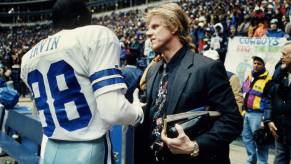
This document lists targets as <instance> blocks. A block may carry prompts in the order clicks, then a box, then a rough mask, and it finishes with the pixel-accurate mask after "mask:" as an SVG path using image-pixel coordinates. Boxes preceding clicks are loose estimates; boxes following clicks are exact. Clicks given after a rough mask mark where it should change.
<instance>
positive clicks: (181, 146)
mask: <svg viewBox="0 0 291 164" xmlns="http://www.w3.org/2000/svg"><path fill="white" fill-rule="evenodd" d="M175 128H176V129H177V132H178V137H176V138H168V137H167V134H166V130H165V129H163V131H162V134H161V139H162V141H163V142H164V143H165V144H166V145H167V146H168V148H169V150H170V151H171V152H172V153H173V154H190V153H191V152H192V151H193V149H194V145H193V142H192V141H191V140H190V138H189V137H188V136H187V135H186V134H185V132H184V130H183V128H182V127H181V126H180V125H178V124H176V125H175Z"/></svg>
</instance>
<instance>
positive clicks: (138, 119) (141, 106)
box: [132, 88, 146, 124]
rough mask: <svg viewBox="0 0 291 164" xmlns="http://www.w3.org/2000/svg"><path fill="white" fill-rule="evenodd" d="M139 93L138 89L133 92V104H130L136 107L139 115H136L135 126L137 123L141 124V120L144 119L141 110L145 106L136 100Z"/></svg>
mask: <svg viewBox="0 0 291 164" xmlns="http://www.w3.org/2000/svg"><path fill="white" fill-rule="evenodd" d="M138 93H139V90H138V88H136V89H135V90H134V92H133V102H132V104H133V105H137V106H138V107H140V108H139V114H138V118H137V121H136V123H135V124H138V123H140V124H141V123H143V119H144V113H143V110H142V108H143V107H144V106H145V105H146V104H145V103H142V102H140V100H139V98H138V95H139V94H138Z"/></svg>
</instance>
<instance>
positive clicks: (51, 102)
mask: <svg viewBox="0 0 291 164" xmlns="http://www.w3.org/2000/svg"><path fill="white" fill-rule="evenodd" d="M52 17H53V22H54V25H55V27H56V28H57V29H59V31H58V32H57V33H55V34H54V35H51V36H48V37H47V38H46V39H43V40H41V41H40V42H39V43H38V44H36V45H35V46H34V47H33V48H32V49H31V50H30V51H29V52H27V53H26V54H25V55H24V56H23V58H22V65H21V78H22V79H23V81H25V83H26V84H27V85H28V87H29V88H30V90H31V92H32V93H33V97H34V102H35V106H36V107H37V110H38V114H39V118H40V121H41V124H42V126H43V132H44V135H45V136H46V137H48V141H47V144H46V148H45V151H44V159H43V162H44V163H50V164H51V163H57V164H58V163H70V164H73V163H86V164H87V163H98V164H99V163H102V164H103V163H106V164H110V163H112V162H113V161H112V151H111V141H110V138H109V135H108V131H109V129H110V128H111V126H112V125H114V124H125V125H135V124H137V123H139V122H141V121H142V120H143V111H142V109H141V105H140V103H139V100H138V99H135V100H134V102H133V103H132V104H131V103H129V102H128V101H127V100H126V98H125V97H124V93H125V91H126V89H127V88H126V84H125V83H124V79H123V77H122V76H121V71H120V70H119V69H118V68H117V66H118V65H119V54H120V44H119V40H118V38H117V37H116V35H115V34H114V33H113V32H112V31H111V30H109V29H108V28H106V27H103V26H97V25H89V24H90V23H91V13H90V11H89V10H88V9H87V7H86V4H85V3H84V2H83V1H82V0H58V1H57V2H56V3H55V5H54V7H53V9H52ZM113 163H114V162H113Z"/></svg>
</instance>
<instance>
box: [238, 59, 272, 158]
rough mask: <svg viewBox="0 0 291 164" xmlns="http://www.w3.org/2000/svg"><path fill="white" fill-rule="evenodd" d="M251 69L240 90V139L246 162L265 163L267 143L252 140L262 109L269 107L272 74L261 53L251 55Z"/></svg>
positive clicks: (267, 151)
mask: <svg viewBox="0 0 291 164" xmlns="http://www.w3.org/2000/svg"><path fill="white" fill-rule="evenodd" d="M252 59H253V70H252V71H251V73H250V74H249V75H248V76H247V78H246V80H245V81H244V82H243V86H242V91H243V98H244V105H243V109H244V110H245V117H244V124H243V131H242V139H243V142H244V144H245V147H246V150H247V155H248V159H247V163H248V164H254V163H257V162H258V163H259V164H267V163H268V154H269V145H259V144H257V143H256V142H255V141H254V138H253V135H254V132H255V131H256V130H258V129H260V125H261V122H262V119H263V115H264V111H265V110H266V109H268V108H269V107H270V102H269V97H268V95H267V94H266V93H267V91H268V89H269V88H270V84H271V79H272V76H271V75H270V73H269V72H268V71H267V70H266V68H265V61H264V59H263V55H260V54H258V55H257V56H253V57H252Z"/></svg>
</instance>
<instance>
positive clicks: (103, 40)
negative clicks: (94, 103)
mask: <svg viewBox="0 0 291 164" xmlns="http://www.w3.org/2000/svg"><path fill="white" fill-rule="evenodd" d="M93 27H95V26H93ZM93 27H92V28H93ZM90 31H92V33H91V35H90V36H88V37H89V38H91V39H90V40H91V41H90V40H89V41H88V42H91V43H89V44H88V45H89V47H88V48H87V50H86V51H87V54H88V58H87V61H88V68H89V70H88V72H89V79H90V82H91V86H92V89H93V91H94V94H95V96H99V95H101V94H103V93H106V92H110V91H114V90H119V89H121V90H122V92H123V93H125V92H126V89H127V87H126V84H125V81H124V78H123V77H122V75H121V71H120V69H118V66H119V56H120V52H121V50H120V44H119V40H118V38H117V37H116V35H115V34H114V33H113V32H112V31H111V30H109V29H108V28H106V27H102V26H97V27H96V29H94V30H90Z"/></svg>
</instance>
